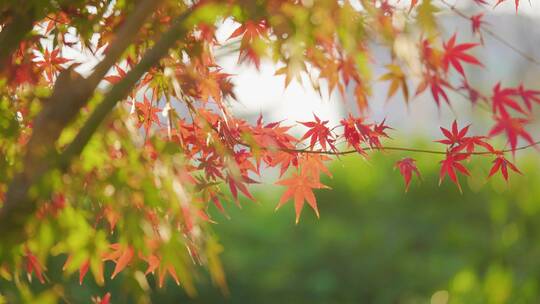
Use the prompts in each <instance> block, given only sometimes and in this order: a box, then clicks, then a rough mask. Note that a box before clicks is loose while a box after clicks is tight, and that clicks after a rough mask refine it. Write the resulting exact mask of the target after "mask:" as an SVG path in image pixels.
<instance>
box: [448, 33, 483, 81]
mask: <svg viewBox="0 0 540 304" xmlns="http://www.w3.org/2000/svg"><path fill="white" fill-rule="evenodd" d="M476 46H478V43H462V44H457V45H456V34H454V35H453V36H452V37H450V39H448V41H447V42H446V43H444V44H443V47H444V55H443V60H442V65H443V69H444V71H446V72H447V71H448V68H449V66H450V64H451V65H452V66H453V67H454V69H456V71H458V72H459V73H460V74H461V75H462V76H463V77H465V71H464V70H463V66H462V65H461V62H466V63H469V64H473V65H479V66H482V63H481V62H480V61H478V59H476V57H474V56H472V55H469V54H467V53H465V51H467V50H469V49H471V48H473V47H476Z"/></svg>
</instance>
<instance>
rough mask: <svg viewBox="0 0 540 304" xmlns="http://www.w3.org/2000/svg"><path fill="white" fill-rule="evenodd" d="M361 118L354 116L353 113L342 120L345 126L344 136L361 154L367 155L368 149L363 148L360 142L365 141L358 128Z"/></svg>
mask: <svg viewBox="0 0 540 304" xmlns="http://www.w3.org/2000/svg"><path fill="white" fill-rule="evenodd" d="M358 120H359V119H357V118H354V117H353V116H352V115H351V114H349V117H348V118H347V119H342V120H341V125H342V126H343V137H345V140H346V141H347V145H349V146H350V147H353V148H354V149H355V150H356V151H357V152H358V153H359V154H360V155H362V156H367V153H366V151H364V149H362V147H361V146H360V144H361V143H362V142H363V141H364V137H363V136H362V134H360V132H359V130H358V129H357V121H358Z"/></svg>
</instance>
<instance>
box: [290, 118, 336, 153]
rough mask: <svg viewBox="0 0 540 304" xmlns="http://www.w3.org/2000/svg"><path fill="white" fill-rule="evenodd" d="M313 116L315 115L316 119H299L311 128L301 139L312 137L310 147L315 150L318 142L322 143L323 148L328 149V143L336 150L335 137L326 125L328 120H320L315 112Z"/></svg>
mask: <svg viewBox="0 0 540 304" xmlns="http://www.w3.org/2000/svg"><path fill="white" fill-rule="evenodd" d="M313 116H314V117H315V121H307V122H301V121H299V123H301V124H302V125H304V126H306V127H308V128H309V130H308V131H307V132H306V134H304V136H302V138H301V140H304V139H307V138H310V143H309V147H310V149H311V150H313V147H314V146H315V144H316V143H317V142H318V143H319V144H320V145H321V147H322V148H323V150H326V145H328V146H329V147H330V148H331V149H332V150H335V149H336V147H335V146H334V141H335V139H334V138H333V136H332V132H331V131H330V129H329V128H328V127H327V126H326V124H328V120H320V119H319V117H317V115H315V114H313Z"/></svg>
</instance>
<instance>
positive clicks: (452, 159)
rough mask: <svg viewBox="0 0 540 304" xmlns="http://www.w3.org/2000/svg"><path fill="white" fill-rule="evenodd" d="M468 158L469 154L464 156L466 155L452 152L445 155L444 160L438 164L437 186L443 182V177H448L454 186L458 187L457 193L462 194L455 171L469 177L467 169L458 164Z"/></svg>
mask: <svg viewBox="0 0 540 304" xmlns="http://www.w3.org/2000/svg"><path fill="white" fill-rule="evenodd" d="M468 157H469V154H466V153H453V152H448V153H446V158H445V159H443V160H442V161H441V162H440V163H441V172H440V174H439V185H440V184H441V183H442V182H443V180H444V178H445V176H446V175H448V177H450V179H451V180H452V182H453V183H454V184H456V186H457V187H458V189H459V192H461V193H463V191H462V190H461V185H460V184H459V180H458V178H457V175H456V171H455V170H457V171H459V172H461V173H462V174H465V175H467V176H469V175H470V174H469V170H467V168H465V166H463V165H462V164H461V163H460V162H461V161H463V160H465V159H467V158H468Z"/></svg>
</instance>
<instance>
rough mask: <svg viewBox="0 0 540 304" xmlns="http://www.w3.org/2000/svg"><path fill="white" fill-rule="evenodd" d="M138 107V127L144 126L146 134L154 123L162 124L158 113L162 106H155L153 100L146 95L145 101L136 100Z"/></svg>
mask: <svg viewBox="0 0 540 304" xmlns="http://www.w3.org/2000/svg"><path fill="white" fill-rule="evenodd" d="M135 107H136V108H137V116H138V121H137V128H140V127H143V128H144V130H145V132H146V134H148V132H149V131H150V128H151V127H152V124H154V123H155V124H157V125H161V123H160V121H159V118H158V116H157V113H159V112H160V111H161V109H160V108H158V107H154V105H153V104H152V102H151V101H150V100H149V99H148V98H147V97H146V96H144V99H143V102H136V103H135Z"/></svg>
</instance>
